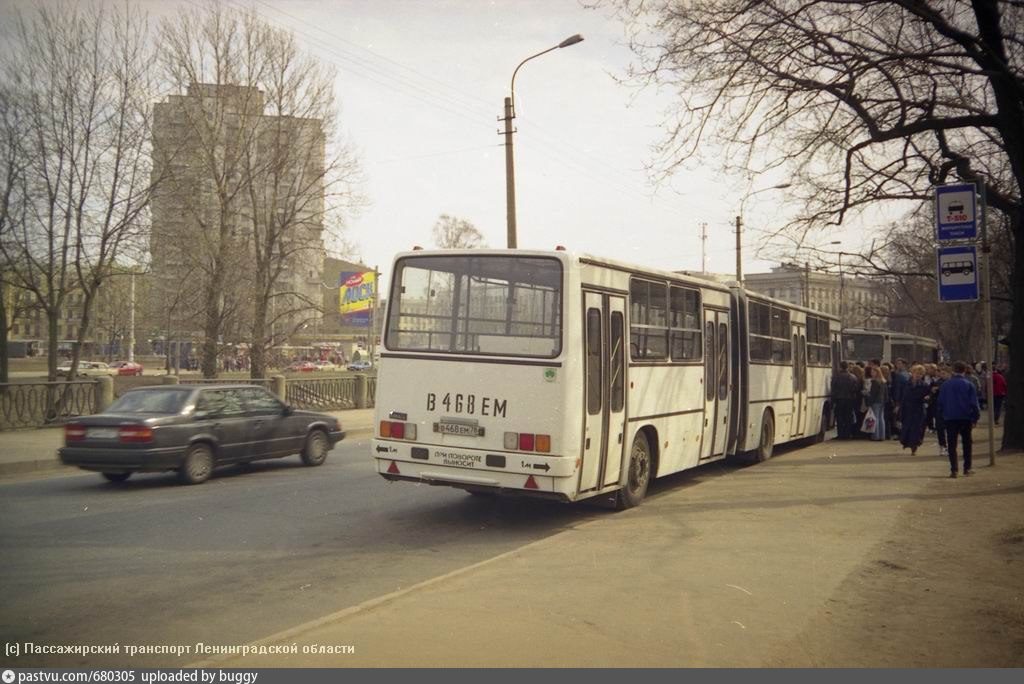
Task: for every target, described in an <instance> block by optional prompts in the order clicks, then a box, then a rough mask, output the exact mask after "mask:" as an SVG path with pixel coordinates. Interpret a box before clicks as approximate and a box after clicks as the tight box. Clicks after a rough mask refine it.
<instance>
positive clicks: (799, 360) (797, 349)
mask: <svg viewBox="0 0 1024 684" xmlns="http://www.w3.org/2000/svg"><path fill="white" fill-rule="evenodd" d="M792 434H793V436H797V435H803V434H807V335H806V333H805V331H804V327H803V326H802V325H794V326H793V430H792Z"/></svg>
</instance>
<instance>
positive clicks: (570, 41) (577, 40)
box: [558, 33, 583, 48]
mask: <svg viewBox="0 0 1024 684" xmlns="http://www.w3.org/2000/svg"><path fill="white" fill-rule="evenodd" d="M582 42H583V36H581V35H580V34H578V33H577V34H576V35H574V36H569V37H568V38H566V39H565V40H563V41H562V42H561V43H559V44H558V47H560V48H564V47H569V46H570V45H575V44H576V43H582Z"/></svg>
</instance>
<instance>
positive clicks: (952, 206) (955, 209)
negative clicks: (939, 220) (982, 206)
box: [946, 202, 964, 214]
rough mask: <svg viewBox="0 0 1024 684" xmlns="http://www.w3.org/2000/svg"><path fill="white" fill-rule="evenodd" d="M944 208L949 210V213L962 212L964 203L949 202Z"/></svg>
mask: <svg viewBox="0 0 1024 684" xmlns="http://www.w3.org/2000/svg"><path fill="white" fill-rule="evenodd" d="M946 208H947V210H948V211H949V213H951V214H952V213H957V214H962V213H963V211H964V205H962V204H960V203H959V202H958V203H956V204H950V205H949V206H948V207H946Z"/></svg>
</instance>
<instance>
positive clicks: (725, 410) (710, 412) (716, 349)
mask: <svg viewBox="0 0 1024 684" xmlns="http://www.w3.org/2000/svg"><path fill="white" fill-rule="evenodd" d="M731 360H732V355H731V354H730V353H729V314H728V313H727V312H725V311H713V310H711V309H705V310H704V431H703V436H702V437H701V452H700V455H701V458H702V459H703V458H711V457H712V456H720V455H722V454H724V453H725V449H726V445H727V444H728V442H729V403H730V397H729V388H730V382H731V380H732V368H731Z"/></svg>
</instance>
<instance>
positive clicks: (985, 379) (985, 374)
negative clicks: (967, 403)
mask: <svg viewBox="0 0 1024 684" xmlns="http://www.w3.org/2000/svg"><path fill="white" fill-rule="evenodd" d="M979 367H980V368H981V370H979V371H978V382H979V383H980V386H979V387H978V404H979V405H980V406H981V410H982V411H984V410H985V409H987V408H988V405H987V404H988V386H989V384H990V383H991V382H992V374H991V373H990V372H989V370H988V364H987V363H985V362H984V361H982V362H981V365H980V366H979Z"/></svg>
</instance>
